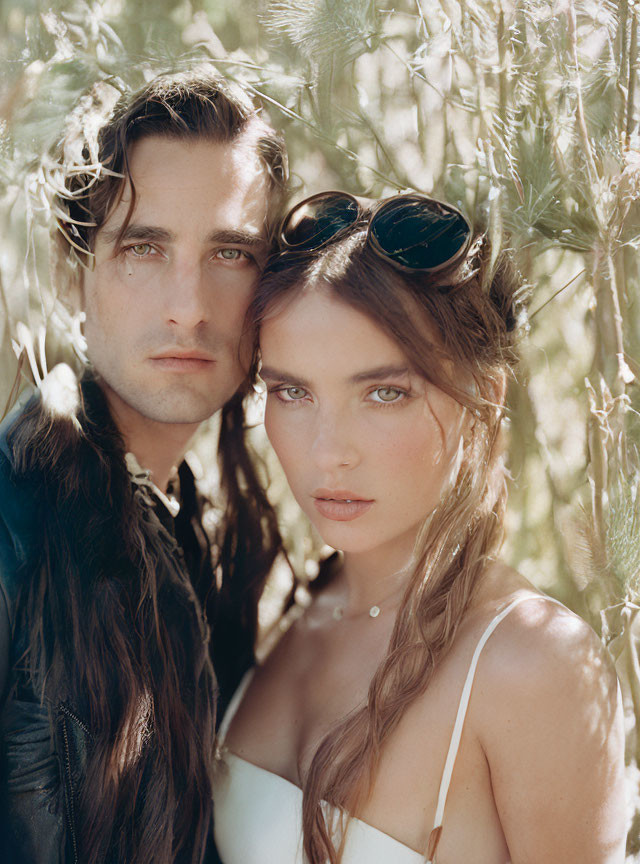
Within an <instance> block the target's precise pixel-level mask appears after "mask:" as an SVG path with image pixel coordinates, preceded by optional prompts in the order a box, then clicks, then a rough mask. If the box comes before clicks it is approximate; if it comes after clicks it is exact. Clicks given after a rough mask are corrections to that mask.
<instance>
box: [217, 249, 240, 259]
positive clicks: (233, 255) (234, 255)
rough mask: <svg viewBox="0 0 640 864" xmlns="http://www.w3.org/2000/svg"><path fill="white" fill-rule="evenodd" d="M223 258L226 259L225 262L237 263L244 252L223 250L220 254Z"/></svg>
mask: <svg viewBox="0 0 640 864" xmlns="http://www.w3.org/2000/svg"><path fill="white" fill-rule="evenodd" d="M218 254H219V255H220V257H221V258H224V259H225V261H237V260H238V258H240V257H242V254H243V253H242V252H241V251H240V249H221V250H220V252H219V253H218Z"/></svg>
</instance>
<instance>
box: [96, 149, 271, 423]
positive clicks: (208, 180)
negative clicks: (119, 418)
mask: <svg viewBox="0 0 640 864" xmlns="http://www.w3.org/2000/svg"><path fill="white" fill-rule="evenodd" d="M128 156H129V165H130V171H131V177H132V179H133V183H134V186H135V208H134V211H133V214H132V216H131V219H130V221H129V225H128V227H127V229H126V232H125V235H124V238H123V241H122V244H121V248H120V249H118V247H117V245H116V239H117V236H118V233H119V230H120V228H121V226H122V224H123V222H124V221H125V217H126V214H127V211H128V208H129V203H130V201H131V190H130V187H127V188H125V190H124V194H123V196H122V199H121V200H120V201H119V202H118V204H117V206H116V207H115V208H114V209H113V211H112V212H111V213H110V214H109V216H108V218H107V220H106V222H105V223H104V224H103V225H102V226H101V228H100V229H99V230H98V232H97V236H96V242H95V268H94V270H93V271H92V272H90V273H86V274H85V277H84V303H85V311H86V325H85V335H86V339H87V344H88V353H89V357H90V359H91V361H92V364H93V366H94V367H95V369H96V371H97V372H98V373H99V374H100V376H101V377H102V379H103V381H104V383H105V385H106V390H107V395H108V398H109V399H110V402H111V404H112V407H113V408H115V410H116V413H118V410H119V409H122V410H123V411H126V412H127V414H128V415H129V417H132V416H133V418H134V421H135V417H136V416H141V417H144V418H147V419H149V420H153V421H158V422H161V423H179V424H198V423H200V422H201V421H202V420H204V419H206V418H207V417H210V416H211V414H213V413H214V412H215V411H216V410H218V409H219V408H220V407H221V406H222V405H223V404H224V403H225V402H226V401H227V400H228V399H229V398H230V397H231V396H232V395H233V393H234V392H235V391H236V389H237V388H238V386H239V384H240V383H241V381H242V378H243V374H244V373H243V369H242V365H241V363H240V359H239V343H240V336H241V330H242V325H243V321H244V315H245V312H246V309H247V305H248V303H249V301H250V299H251V296H252V293H253V290H254V287H255V283H256V280H257V278H258V274H259V270H260V265H261V263H262V262H263V260H264V257H265V253H266V241H265V228H264V225H265V216H266V207H267V188H266V180H265V177H264V173H263V172H262V170H261V168H260V165H259V162H258V159H257V156H256V154H255V148H253V147H252V146H251V142H250V141H243V140H242V139H240V140H238V141H236V142H234V143H233V144H228V143H224V144H221V143H214V142H211V141H207V140H206V139H196V140H194V141H183V140H178V139H172V138H163V137H159V136H155V137H149V138H144V139H142V140H141V141H139V142H137V143H135V144H134V145H133V146H132V148H131V149H130V151H129V154H128Z"/></svg>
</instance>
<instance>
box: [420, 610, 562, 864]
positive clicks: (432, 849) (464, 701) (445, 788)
mask: <svg viewBox="0 0 640 864" xmlns="http://www.w3.org/2000/svg"><path fill="white" fill-rule="evenodd" d="M525 600H547V601H548V602H549V603H556V604H557V605H558V606H562V608H563V609H564V608H565V607H564V606H563V604H562V603H560V601H559V600H554V598H553V597H546V596H545V595H544V594H540V595H539V596H535V597H532V596H531V595H530V594H528V595H526V596H523V597H516V599H515V600H512V601H511V603H509V604H508V606H506V607H505V608H504V609H503V610H502V611H501V612H498V614H497V615H496V616H495V618H493V619H492V621H491V622H490V623H489V625H488V627H487V628H486V630H485V631H484V633H483V634H482V636H481V637H480V639H479V640H478V644H477V645H476V650H475V651H474V652H473V657H472V658H471V664H470V666H469V671H468V672H467V677H466V680H465V682H464V687H463V688H462V694H461V696H460V703H459V705H458V713H457V714H456V722H455V723H454V725H453V732H452V733H451V742H450V744H449V751H448V753H447V758H446V761H445V763H444V771H443V772H442V780H441V781H440V791H439V792H438V803H437V805H436V815H435V819H434V823H433V829H432V831H431V834H430V836H429V844H428V847H427V857H426V859H425V862H426V864H435V854H436V849H437V848H438V843H439V842H440V835H441V834H442V825H443V821H444V808H445V805H446V803H447V795H448V793H449V786H450V785H451V777H452V776H453V769H454V767H455V764H456V757H457V755H458V749H459V747H460V740H461V738H462V727H463V726H464V721H465V717H466V716H467V708H468V707H469V699H470V698H471V688H472V687H473V680H474V678H475V675H476V669H477V668H478V660H479V659H480V654H481V653H482V649H483V648H484V646H485V645H486V644H487V642H488V640H489V637H490V636H491V634H492V633H493V631H494V630H495V629H496V627H497V626H498V624H500V622H501V621H503V620H504V619H505V618H506V617H507V615H508V614H509V612H511V610H512V609H515V607H516V606H518V605H519V604H520V603H524V601H525Z"/></svg>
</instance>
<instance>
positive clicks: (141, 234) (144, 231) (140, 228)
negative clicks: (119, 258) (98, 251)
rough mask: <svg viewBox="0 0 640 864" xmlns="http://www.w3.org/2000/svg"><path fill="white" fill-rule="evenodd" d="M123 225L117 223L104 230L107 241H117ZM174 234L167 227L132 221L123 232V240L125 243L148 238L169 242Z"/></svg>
mask: <svg viewBox="0 0 640 864" xmlns="http://www.w3.org/2000/svg"><path fill="white" fill-rule="evenodd" d="M121 231H122V225H116V226H114V227H113V228H106V229H104V230H103V231H102V239H103V240H104V241H105V242H106V243H115V242H116V240H117V239H118V237H119V235H120V232H121ZM173 237H174V235H173V234H172V233H171V232H170V231H167V230H166V229H165V228H156V227H154V226H153V225H137V224H135V223H131V224H129V225H127V227H126V228H125V229H124V232H123V234H122V238H121V242H122V243H125V242H126V241H128V240H147V241H152V242H156V243H167V242H168V241H170V240H173Z"/></svg>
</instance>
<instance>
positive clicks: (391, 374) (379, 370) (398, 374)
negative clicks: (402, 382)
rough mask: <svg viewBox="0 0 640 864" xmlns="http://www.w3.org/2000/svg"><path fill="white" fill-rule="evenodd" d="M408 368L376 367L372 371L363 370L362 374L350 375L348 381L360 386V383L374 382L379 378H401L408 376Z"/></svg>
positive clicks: (403, 366) (404, 366)
mask: <svg viewBox="0 0 640 864" xmlns="http://www.w3.org/2000/svg"><path fill="white" fill-rule="evenodd" d="M409 371H410V370H409V367H408V366H406V365H402V366H393V365H387V366H376V367H375V368H374V369H365V370H364V371H363V372H358V374H357V375H352V376H351V378H350V379H349V380H350V381H352V382H353V383H354V384H360V383H361V382H362V381H375V380H380V379H381V378H402V377H403V376H405V375H408V374H409Z"/></svg>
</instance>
